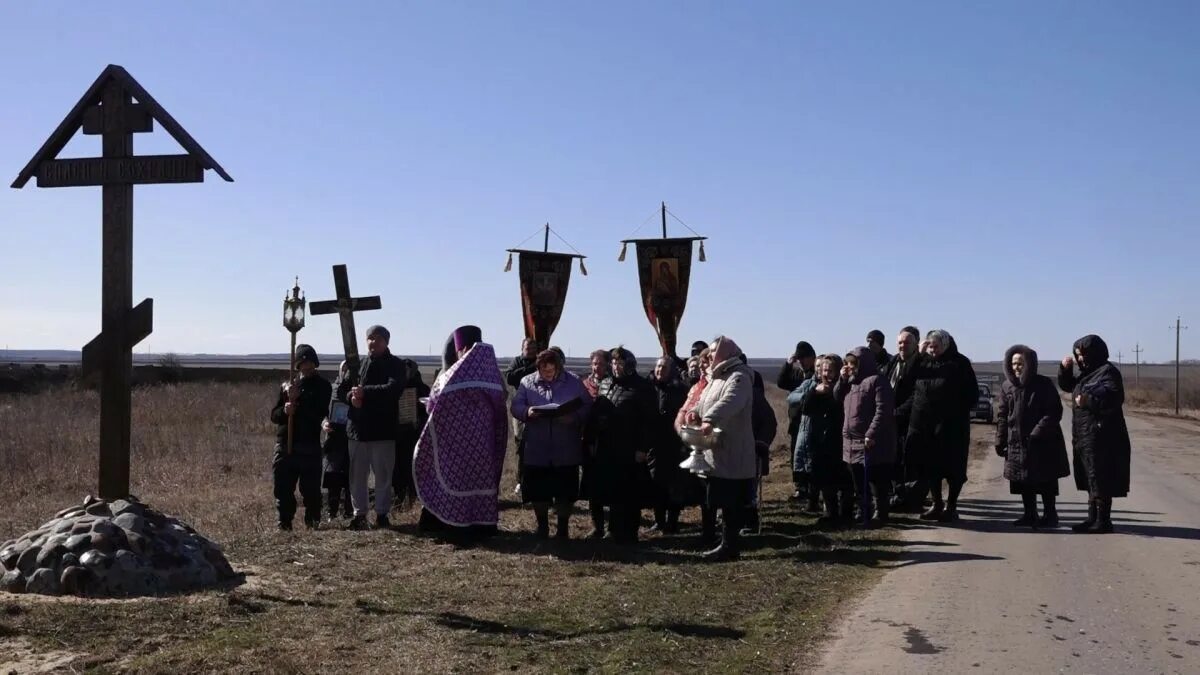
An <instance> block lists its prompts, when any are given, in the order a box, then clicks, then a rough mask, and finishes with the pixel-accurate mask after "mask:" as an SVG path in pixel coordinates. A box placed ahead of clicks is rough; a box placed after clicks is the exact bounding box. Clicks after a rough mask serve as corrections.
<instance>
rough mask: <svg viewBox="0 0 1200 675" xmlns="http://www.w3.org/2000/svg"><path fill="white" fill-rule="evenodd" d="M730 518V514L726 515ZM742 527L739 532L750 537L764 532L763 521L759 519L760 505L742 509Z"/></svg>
mask: <svg viewBox="0 0 1200 675" xmlns="http://www.w3.org/2000/svg"><path fill="white" fill-rule="evenodd" d="M726 519H728V516H726ZM741 520H742V529H741V530H740V531H739V534H741V536H743V537H750V536H753V535H756V534H760V533H762V523H761V522H760V521H759V519H758V507H757V506H751V507H749V508H747V509H745V510H743V511H742V519H741Z"/></svg>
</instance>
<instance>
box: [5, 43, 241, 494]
mask: <svg viewBox="0 0 1200 675" xmlns="http://www.w3.org/2000/svg"><path fill="white" fill-rule="evenodd" d="M135 99H136V101H135ZM155 121H157V122H158V123H159V124H160V125H162V127H163V128H164V129H166V130H167V133H169V134H171V136H172V137H173V138H174V139H175V140H176V141H178V142H179V144H180V145H181V146H183V148H184V150H186V151H187V154H184V155H158V156H141V157H138V156H135V155H134V154H133V134H135V133H146V132H149V131H152V130H153V128H154V122H155ZM81 129H82V131H83V133H84V134H85V135H92V136H96V135H98V136H100V137H101V146H102V149H103V152H102V153H101V155H102V156H100V157H89V158H80V159H62V160H60V159H57V157H58V153H59V152H61V151H62V149H63V147H65V146H66V144H67V142H68V141H70V140H71V137H72V136H74V135H75V132H76V131H79V130H81ZM206 169H212V170H214V171H216V172H217V173H218V174H220V176H221V177H222V178H224V179H225V180H227V181H232V180H233V179H232V178H230V176H229V174H227V173H225V170H224V169H222V168H221V167H220V165H218V164H217V163H216V160H214V159H213V158H212V157H211V156H210V155H209V154H208V153H207V152H206V151H205V150H204V148H202V147H200V144H199V143H197V142H196V141H195V139H193V138H192V137H191V136H190V135H188V133H187V132H186V131H184V130H183V127H181V126H179V123H178V122H176V121H175V119H174V118H173V117H171V115H170V114H169V113H168V112H167V111H166V110H164V109H163V107H162V106H160V105H159V104H158V102H157V101H155V100H154V97H152V96H150V94H149V93H148V92H147V91H146V90H145V89H143V88H142V86H141V85H140V84H138V83H137V81H136V80H134V79H133V76H131V75H130V74H129V73H128V72H126V70H125V69H124V68H122V67H120V66H108V67H107V68H105V69H104V72H102V73H101V74H100V77H99V78H97V79H96V81H95V82H94V83H93V84H92V86H91V87H90V88H89V89H88V90H87V92H86V93H84V95H83V98H81V99H79V102H78V103H76V104H75V107H74V108H73V109H72V110H71V112H70V113H68V114H67V116H66V118H65V119H63V121H62V123H61V124H59V125H58V128H57V129H55V130H54V133H53V134H51V136H50V138H49V139H48V140H47V141H46V142H45V143H44V144H43V145H42V148H41V149H40V150H38V152H37V154H36V155H34V156H33V159H31V160H30V161H29V164H27V165H26V166H25V168H24V169H23V170H22V171H21V173H20V175H19V176H17V180H16V181H14V182H13V185H12V186H13V187H14V188H21V187H24V186H25V184H26V183H28V182H29V179H30V178H33V177H35V176H36V178H37V184H38V187H71V186H84V185H99V186H103V187H102V190H103V192H102V204H103V207H102V211H103V229H102V243H101V246H102V260H101V278H102V282H103V286H102V289H101V310H100V314H101V321H100V325H101V331H100V335H98V336H96V338H95V339H94V340H92V341H91V342H89V343H88V344H87V345H85V346H84V348H83V370H84V373H85V374H88V373H92V372H97V371H98V372H99V373H100V481H99V483H100V485H99V492H100V496H101V497H103V498H106V499H116V498H120V497H125V496H128V494H129V435H130V434H129V428H130V420H131V417H132V415H131V409H130V408H131V396H130V389H131V386H132V376H133V354H132V352H131V350H132V349H133V347H134V345H136V344H137V343H139V342H141V341H142V340H143V339H145V338H146V336H148V335H149V334H150V332H151V331H152V330H153V317H154V304H153V300H151V299H149V298H147V299H145V300H143V301H142V302H140V303H138V305H137V307H133V306H132V305H133V186H134V185H135V184H148V183H198V182H201V181H203V180H204V171H205V170H206Z"/></svg>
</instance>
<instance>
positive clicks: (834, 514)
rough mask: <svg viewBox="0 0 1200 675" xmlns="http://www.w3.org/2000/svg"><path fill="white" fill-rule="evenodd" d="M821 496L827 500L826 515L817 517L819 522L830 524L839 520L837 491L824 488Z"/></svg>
mask: <svg viewBox="0 0 1200 675" xmlns="http://www.w3.org/2000/svg"><path fill="white" fill-rule="evenodd" d="M821 497H822V499H824V500H825V515H823V516H821V517H820V518H818V519H817V523H818V524H821V525H830V524H832V523H835V522H837V518H838V501H837V492H836V491H835V490H822V491H821Z"/></svg>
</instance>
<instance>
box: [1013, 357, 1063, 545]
mask: <svg viewBox="0 0 1200 675" xmlns="http://www.w3.org/2000/svg"><path fill="white" fill-rule="evenodd" d="M1037 371H1038V358H1037V352H1035V351H1033V350H1032V349H1030V348H1029V347H1026V346H1025V345H1015V346H1013V347H1010V348H1009V349H1008V351H1007V352H1005V354H1004V376H1005V382H1004V383H1003V384H1002V385H1000V410H999V413H998V414H997V415H996V454H998V455H1000V456H1001V457H1003V458H1004V477H1005V478H1007V479H1008V490H1009V492H1010V493H1011V494H1014V495H1021V502H1022V503H1023V504H1024V506H1025V513H1024V515H1022V516H1021V517H1020V518H1019V519H1017V521H1016V522H1014V523H1013V525H1016V526H1018V527H1021V526H1030V527H1057V526H1058V511H1057V509H1056V508H1055V506H1054V500H1055V497H1057V496H1058V479H1059V478H1063V477H1065V476H1068V475H1070V473H1071V470H1070V467H1069V466H1068V464H1067V443H1066V440H1065V439H1064V438H1063V432H1062V426H1061V422H1062V413H1063V407H1062V400H1061V399H1059V397H1058V390H1057V389H1055V387H1054V382H1053V381H1051V380H1050V378H1048V377H1046V376H1045V375H1038V372H1037ZM1038 495H1041V496H1042V516H1041V517H1040V518H1039V517H1038V514H1037V496H1038Z"/></svg>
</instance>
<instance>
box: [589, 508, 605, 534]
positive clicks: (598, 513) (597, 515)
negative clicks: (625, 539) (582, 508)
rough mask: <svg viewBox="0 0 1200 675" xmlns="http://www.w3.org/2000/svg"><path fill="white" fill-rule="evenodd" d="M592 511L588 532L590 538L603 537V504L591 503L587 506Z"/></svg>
mask: <svg viewBox="0 0 1200 675" xmlns="http://www.w3.org/2000/svg"><path fill="white" fill-rule="evenodd" d="M589 510H590V511H591V512H592V531H591V532H589V533H588V537H589V538H590V539H603V538H604V506H602V505H600V504H596V503H593V504H591V505H590V506H589Z"/></svg>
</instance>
